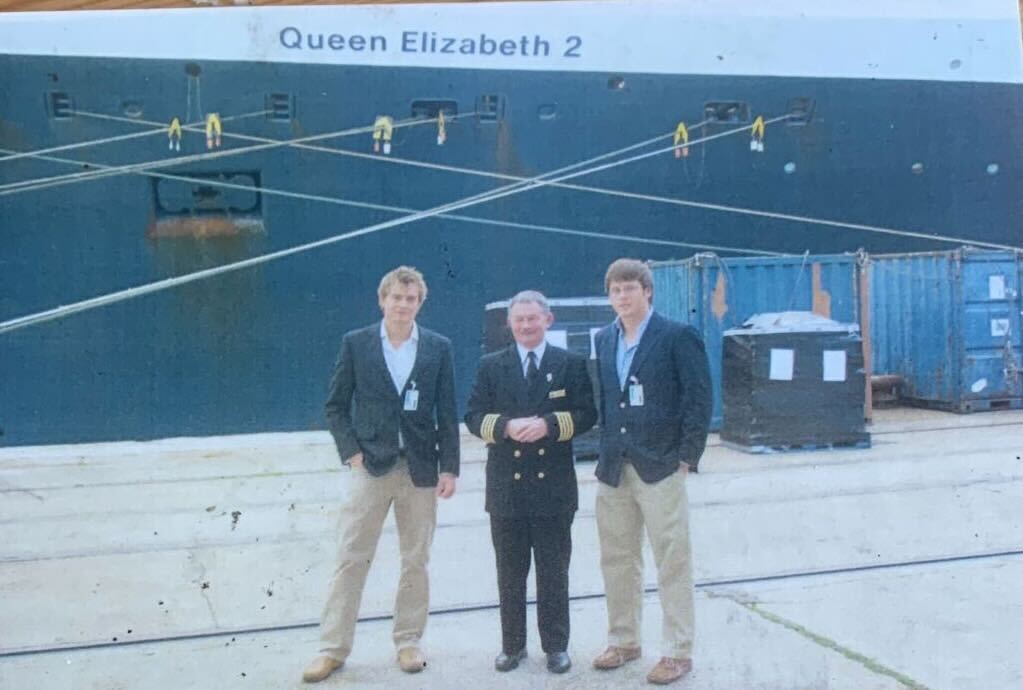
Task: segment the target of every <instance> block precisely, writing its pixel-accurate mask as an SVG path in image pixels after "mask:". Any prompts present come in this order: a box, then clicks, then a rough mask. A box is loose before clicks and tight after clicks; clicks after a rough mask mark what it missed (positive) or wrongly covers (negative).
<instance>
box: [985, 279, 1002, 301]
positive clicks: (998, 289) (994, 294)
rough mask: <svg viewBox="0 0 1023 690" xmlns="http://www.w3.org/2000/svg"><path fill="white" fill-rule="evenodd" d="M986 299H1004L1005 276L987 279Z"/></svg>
mask: <svg viewBox="0 0 1023 690" xmlns="http://www.w3.org/2000/svg"><path fill="white" fill-rule="evenodd" d="M987 296H988V299H1005V276H988V277H987Z"/></svg>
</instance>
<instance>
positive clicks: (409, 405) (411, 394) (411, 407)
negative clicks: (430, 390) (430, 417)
mask: <svg viewBox="0 0 1023 690" xmlns="http://www.w3.org/2000/svg"><path fill="white" fill-rule="evenodd" d="M404 409H405V411H406V412H415V411H416V410H418V409H419V391H417V390H415V389H409V390H407V391H405V407H404Z"/></svg>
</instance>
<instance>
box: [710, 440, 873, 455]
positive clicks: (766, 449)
mask: <svg viewBox="0 0 1023 690" xmlns="http://www.w3.org/2000/svg"><path fill="white" fill-rule="evenodd" d="M721 445H723V446H725V447H726V448H733V449H735V450H741V451H742V452H743V453H752V454H754V455H762V454H764V453H809V452H812V451H816V450H851V449H857V448H870V439H869V438H866V439H860V440H858V441H833V442H830V443H791V444H776V445H751V446H747V445H744V444H741V443H736V442H734V441H725V440H722V441H721Z"/></svg>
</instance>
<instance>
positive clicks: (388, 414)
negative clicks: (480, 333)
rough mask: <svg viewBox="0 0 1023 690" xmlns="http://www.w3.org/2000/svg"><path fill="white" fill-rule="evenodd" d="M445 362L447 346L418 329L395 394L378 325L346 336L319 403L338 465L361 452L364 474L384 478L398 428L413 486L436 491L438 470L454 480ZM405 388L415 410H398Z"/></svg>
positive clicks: (450, 388) (450, 390)
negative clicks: (415, 396) (414, 394)
mask: <svg viewBox="0 0 1023 690" xmlns="http://www.w3.org/2000/svg"><path fill="white" fill-rule="evenodd" d="M452 360H453V358H452V350H451V341H450V340H448V339H447V338H445V337H444V336H442V335H440V334H438V333H435V332H433V331H430V330H427V329H426V328H423V327H421V326H420V327H419V344H418V346H417V348H416V360H415V364H414V365H413V367H412V373H411V374H410V375H409V377H408V381H407V382H406V383H405V391H402V393H400V394H399V393H398V391H397V390H396V389H395V387H394V382H393V381H392V380H391V374H390V372H388V370H387V360H385V359H384V348H383V343H382V341H381V338H380V322H379V321H377V322H376V323H374V324H373V325H371V326H367V327H365V328H360V329H358V330H354V331H350V332H348V333H346V334H345V336H344V338H343V339H342V341H341V352H340V354H338V358H337V365H336V366H335V367H334V376H333V378H332V380H331V383H330V396H329V398H328V399H327V423H328V427H329V428H330V433H331V435H332V436H333V437H334V442H335V444H336V445H337V450H338V454H339V455H340V456H341V460H342V462H347V461H348V458H350V457H352V456H353V455H355V454H356V453H359V452H361V453H362V454H363V460H364V464H365V467H366V470H367V471H368V472H369V473H370V474H371V475H373V476H375V477H379V476H382V475H384V474H386V473H387V472H388V470H390V469H391V468H393V467H394V466H395V464H396V463H397V462H398V451H399V444H398V430H399V429H400V430H401V437H402V439H403V440H404V442H405V449H404V450H405V456H406V458H407V460H408V469H409V474H410V475H411V477H412V483H413V484H415V485H416V486H418V487H428V486H436V485H437V480H438V474H439V473H440V472H449V473H451V474H454V475H456V476H457V475H458V469H459V445H458V411H457V408H456V406H455V378H454V370H453V364H452ZM409 389H413V390H417V391H419V400H418V405H417V407H416V409H415V410H405V409H404V407H405V406H404V399H405V392H406V391H408V390H409Z"/></svg>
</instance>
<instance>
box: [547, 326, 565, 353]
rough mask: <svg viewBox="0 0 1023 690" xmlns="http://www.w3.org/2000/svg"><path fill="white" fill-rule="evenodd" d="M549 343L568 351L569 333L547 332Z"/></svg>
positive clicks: (559, 331)
mask: <svg viewBox="0 0 1023 690" xmlns="http://www.w3.org/2000/svg"><path fill="white" fill-rule="evenodd" d="M547 342H549V343H550V344H551V345H553V346H555V347H560V348H561V349H563V350H567V349H568V331H562V330H557V331H547Z"/></svg>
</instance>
